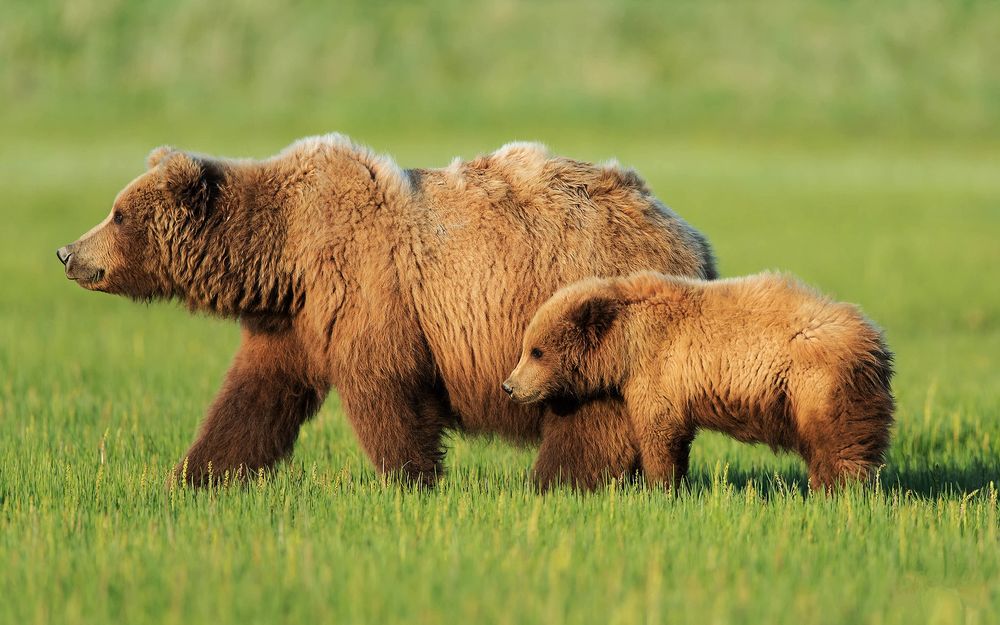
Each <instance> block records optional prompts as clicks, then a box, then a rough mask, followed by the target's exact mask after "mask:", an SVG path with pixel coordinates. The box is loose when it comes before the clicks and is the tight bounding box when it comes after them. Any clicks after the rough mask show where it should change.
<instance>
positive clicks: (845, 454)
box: [795, 386, 893, 492]
mask: <svg viewBox="0 0 1000 625" xmlns="http://www.w3.org/2000/svg"><path fill="white" fill-rule="evenodd" d="M859 391H860V392H859ZM795 404H796V408H795V412H796V420H797V423H798V431H799V438H800V441H799V442H800V445H799V447H800V452H801V453H802V456H803V458H804V459H805V460H806V463H807V464H808V465H809V487H810V488H811V489H812V490H820V489H823V490H826V491H828V492H829V491H833V490H835V489H837V488H838V487H840V486H843V485H844V484H845V483H846V482H848V481H852V480H864V479H868V478H870V477H872V476H873V475H874V474H875V472H876V471H877V470H878V468H879V466H881V464H882V463H883V462H884V460H885V453H886V450H887V449H888V446H889V435H890V428H891V426H892V410H893V402H892V397H891V395H890V394H889V393H888V391H881V392H879V391H875V390H860V389H854V388H850V387H843V386H840V387H838V386H827V387H826V389H825V392H824V393H821V394H816V393H812V394H809V395H807V396H805V397H799V398H797V401H796V402H795Z"/></svg>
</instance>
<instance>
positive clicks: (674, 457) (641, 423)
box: [630, 400, 695, 489]
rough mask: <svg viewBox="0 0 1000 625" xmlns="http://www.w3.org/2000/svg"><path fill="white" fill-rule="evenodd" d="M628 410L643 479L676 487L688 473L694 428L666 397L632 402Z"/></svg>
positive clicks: (658, 484)
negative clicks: (632, 421) (640, 458)
mask: <svg viewBox="0 0 1000 625" xmlns="http://www.w3.org/2000/svg"><path fill="white" fill-rule="evenodd" d="M650 403H652V402H650ZM630 410H631V412H632V418H633V420H634V422H635V434H636V439H637V441H638V444H639V454H640V456H641V457H642V468H643V473H644V474H645V476H646V482H647V483H649V484H651V485H657V486H669V487H672V488H674V489H677V488H678V487H679V486H680V484H681V481H682V480H683V479H684V478H685V477H687V472H688V460H689V458H690V455H691V443H692V442H693V441H694V437H695V430H694V428H693V427H692V426H691V425H690V424H688V423H687V422H686V420H685V419H684V415H683V414H682V413H681V411H680V410H678V409H677V408H676V407H675V406H674V405H673V403H672V402H669V401H664V400H660V401H658V402H656V403H652V405H635V404H633V405H632V406H630Z"/></svg>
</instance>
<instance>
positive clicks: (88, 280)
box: [66, 269, 104, 290]
mask: <svg viewBox="0 0 1000 625" xmlns="http://www.w3.org/2000/svg"><path fill="white" fill-rule="evenodd" d="M66 277H67V278H69V279H70V280H73V281H74V282H76V283H77V284H79V285H80V286H82V287H83V288H85V289H93V290H97V289H96V288H95V287H96V286H97V283H98V282H100V281H101V280H103V279H104V270H103V269H95V270H93V271H92V272H90V273H89V274H87V275H84V276H79V275H72V274H70V273H69V272H67V273H66Z"/></svg>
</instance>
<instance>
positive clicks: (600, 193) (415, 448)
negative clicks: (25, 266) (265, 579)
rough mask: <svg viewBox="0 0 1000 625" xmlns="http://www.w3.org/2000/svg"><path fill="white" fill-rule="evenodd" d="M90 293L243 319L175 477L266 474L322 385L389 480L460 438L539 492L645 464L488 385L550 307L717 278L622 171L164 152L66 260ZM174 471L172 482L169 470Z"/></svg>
mask: <svg viewBox="0 0 1000 625" xmlns="http://www.w3.org/2000/svg"><path fill="white" fill-rule="evenodd" d="M58 256H59V258H60V260H62V261H63V263H64V264H65V266H66V275H67V276H68V277H70V278H71V279H73V280H76V281H77V282H78V283H79V284H80V285H81V286H83V287H85V288H88V289H92V290H96V291H106V292H109V293H115V294H121V295H126V296H129V297H132V298H136V299H142V300H148V299H153V298H155V299H171V298H176V299H179V300H183V301H184V302H186V304H187V305H188V306H189V307H190V308H191V309H192V310H198V311H205V312H210V313H214V314H217V315H222V316H227V317H234V318H238V319H239V321H240V323H241V324H242V326H243V341H242V345H241V346H240V349H239V352H238V353H237V354H236V357H235V359H234V362H233V364H232V367H231V368H230V370H229V373H228V374H227V376H226V379H225V382H224V383H223V385H222V389H221V390H220V392H219V394H218V396H217V397H216V398H215V401H214V402H213V403H212V406H211V407H210V408H209V411H208V415H207V417H206V418H205V420H204V422H203V423H202V425H201V430H200V433H199V435H198V439H197V440H196V441H195V443H194V444H193V445H192V446H191V448H190V449H189V450H188V452H187V454H186V456H185V460H186V463H187V478H188V479H189V480H190V481H191V482H192V483H195V484H199V483H202V482H204V480H205V479H206V477H207V475H208V469H209V464H210V463H211V466H212V471H213V473H214V475H216V476H221V475H223V473H224V472H225V471H230V472H235V471H237V470H240V469H242V470H243V471H245V470H247V469H249V470H251V471H255V470H257V469H258V468H261V467H270V466H271V465H273V464H274V463H275V462H276V461H278V460H279V459H281V458H282V457H284V456H286V455H287V454H288V453H289V452H290V451H291V450H292V447H293V445H294V443H295V439H296V437H297V436H298V432H299V427H300V426H301V425H302V423H303V422H304V421H305V420H307V419H308V418H309V417H310V416H312V415H313V414H314V413H315V412H316V411H317V410H318V408H319V406H320V405H321V404H322V402H323V399H324V397H325V396H326V393H327V391H328V390H329V389H330V388H331V387H333V388H336V389H337V391H338V392H339V394H340V398H341V400H342V402H343V405H344V408H345V410H346V412H347V415H348V417H349V419H350V421H351V423H352V425H353V427H354V430H355V432H356V433H357V436H358V439H359V440H360V441H361V444H362V446H363V447H364V449H365V451H366V452H367V454H368V456H369V457H370V458H371V460H372V462H373V463H374V464H375V466H376V468H377V469H379V470H380V471H398V472H402V473H403V474H404V475H406V476H407V477H410V478H412V479H415V480H418V481H420V482H423V483H433V481H434V480H435V479H436V477H437V476H438V475H440V474H441V469H442V466H441V462H442V456H443V451H442V447H441V439H442V434H443V433H444V432H445V430H449V429H454V430H461V431H464V432H470V433H496V434H499V435H500V436H502V437H504V438H507V439H509V440H512V441H517V442H527V443H532V442H538V441H541V449H540V451H539V456H538V459H537V461H536V463H535V467H534V475H535V479H536V481H537V482H538V483H539V484H540V485H542V486H546V485H549V484H550V483H551V482H552V481H553V480H556V479H560V478H562V479H566V480H568V481H571V482H573V483H576V484H578V485H580V486H584V487H592V486H594V485H596V484H598V483H599V482H600V481H601V479H602V478H603V477H605V476H614V475H621V474H624V473H626V472H628V471H630V470H632V469H633V468H635V467H636V465H637V457H638V452H637V448H636V446H635V445H634V443H633V436H632V432H631V429H630V428H631V426H630V425H629V419H628V418H627V416H626V415H625V414H624V409H623V406H622V404H621V403H620V402H618V401H616V400H613V399H609V400H603V401H600V402H594V403H589V404H587V405H585V406H582V407H581V406H576V407H574V406H568V407H565V411H567V412H569V414H567V415H563V416H559V417H554V416H553V415H551V414H550V413H548V412H547V411H546V410H547V409H545V408H542V407H538V406H534V407H523V406H517V405H515V404H513V403H511V402H510V401H508V400H507V398H506V397H505V396H504V394H503V392H502V390H501V388H500V383H501V382H502V381H503V379H504V377H505V376H506V374H507V372H508V371H510V369H511V368H512V367H513V366H514V364H515V363H516V361H517V357H518V346H519V344H520V337H521V334H522V333H523V331H524V329H525V326H526V325H527V324H528V321H529V320H530V319H531V315H532V313H534V311H535V309H536V308H537V307H538V305H539V304H541V303H542V302H543V301H545V299H546V298H547V297H548V296H549V295H551V294H552V293H553V292H554V291H555V290H556V289H558V288H559V287H561V286H563V285H565V284H568V283H570V282H573V281H575V280H578V279H580V278H583V277H585V276H591V275H601V276H614V275H624V274H629V273H632V272H635V271H637V270H641V269H654V270H657V271H662V272H667V273H675V274H683V275H687V276H694V277H702V278H712V277H714V276H715V268H714V261H713V259H712V254H711V251H710V249H709V246H708V244H707V242H706V241H705V239H704V237H702V236H701V235H700V234H699V233H698V232H697V231H696V230H694V229H693V228H691V227H690V226H688V225H687V224H686V223H685V222H684V221H683V220H681V219H680V218H679V217H677V216H676V215H675V214H674V213H673V212H671V211H670V210H668V209H667V208H666V207H664V206H663V204H661V203H660V202H659V201H658V200H657V199H656V198H655V197H653V195H652V194H651V193H650V191H649V189H647V188H646V186H645V184H644V183H643V181H642V180H641V179H640V178H639V177H638V176H637V175H636V174H635V173H634V172H632V171H629V170H624V169H621V168H619V167H618V166H616V165H605V166H595V165H591V164H587V163H581V162H578V161H573V160H569V159H564V158H553V157H550V156H549V155H548V154H547V153H546V151H545V150H544V148H542V147H541V146H538V145H533V144H512V145H508V146H505V147H504V148H501V149H500V150H499V151H497V152H494V153H493V154H490V155H487V156H482V157H479V158H477V159H475V160H473V161H471V162H465V163H463V162H457V161H456V162H455V163H454V164H452V165H451V166H450V167H448V168H446V169H442V170H427V169H411V170H401V169H400V168H399V167H398V166H396V165H395V164H394V163H393V162H392V161H391V160H390V159H387V158H385V157H382V156H378V155H376V154H373V153H372V152H370V151H369V150H367V149H366V148H363V147H360V146H358V145H356V144H354V143H352V142H351V141H350V140H348V139H347V138H345V137H343V136H340V135H329V136H324V137H318V138H310V139H304V140H301V141H298V142H296V143H294V144H293V145H291V146H290V147H289V148H287V149H286V150H284V151H283V152H281V153H280V154H278V155H277V156H275V157H273V158H270V159H267V160H264V161H248V160H223V159H215V158H209V157H204V156H197V155H193V154H188V153H185V152H180V151H176V150H172V149H170V148H158V149H156V150H154V151H153V153H152V154H150V157H149V161H148V171H147V172H146V173H145V174H143V175H141V176H139V177H138V178H137V179H136V180H135V181H133V182H132V183H131V184H129V185H128V186H127V187H126V188H125V189H124V190H123V191H122V192H121V193H120V194H119V195H118V197H117V198H116V199H115V202H114V206H113V208H112V211H111V214H110V215H109V216H108V217H107V219H105V221H104V222H102V223H101V224H99V225H98V226H97V227H95V228H94V229H93V230H91V231H90V232H88V233H87V234H85V235H84V236H83V237H82V238H81V239H79V240H78V241H76V242H75V243H73V244H72V245H69V246H67V247H65V248H62V249H60V250H59V252H58ZM182 464H183V462H182Z"/></svg>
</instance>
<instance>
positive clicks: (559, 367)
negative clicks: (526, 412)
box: [502, 278, 621, 403]
mask: <svg viewBox="0 0 1000 625" xmlns="http://www.w3.org/2000/svg"><path fill="white" fill-rule="evenodd" d="M620 312H621V302H620V299H619V298H618V296H617V294H616V293H615V290H614V288H613V285H612V283H611V282H610V281H608V280H600V279H596V278H591V279H588V280H584V281H582V282H577V283H576V284H573V285H570V286H568V287H566V288H564V289H562V290H561V291H558V292H557V293H556V294H555V295H553V296H552V297H551V298H550V299H549V300H548V301H547V302H545V303H544V304H542V306H541V308H539V309H538V311H537V312H536V313H535V316H534V318H533V319H532V320H531V322H530V323H529V324H528V329H527V330H526V331H525V333H524V340H523V343H522V347H521V359H520V361H518V363H517V367H515V368H514V371H513V372H512V373H511V374H510V377H508V378H507V380H506V381H505V382H504V383H503V385H502V386H503V390H504V392H506V393H507V394H508V395H510V397H511V399H513V400H514V401H516V402H518V403H532V402H538V401H545V400H549V399H553V398H556V397H573V398H577V399H583V398H586V397H588V396H592V395H595V394H598V393H601V392H605V391H607V390H608V389H607V385H608V379H609V377H613V376H611V374H610V372H609V371H606V369H607V366H606V365H607V364H608V363H606V362H604V361H605V360H607V359H608V358H609V357H610V356H611V354H608V353H606V352H607V351H608V349H607V345H606V343H607V338H608V336H609V334H610V333H611V332H612V329H613V328H614V327H615V322H616V320H617V319H618V317H619V313H620ZM612 351H613V350H612Z"/></svg>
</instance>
